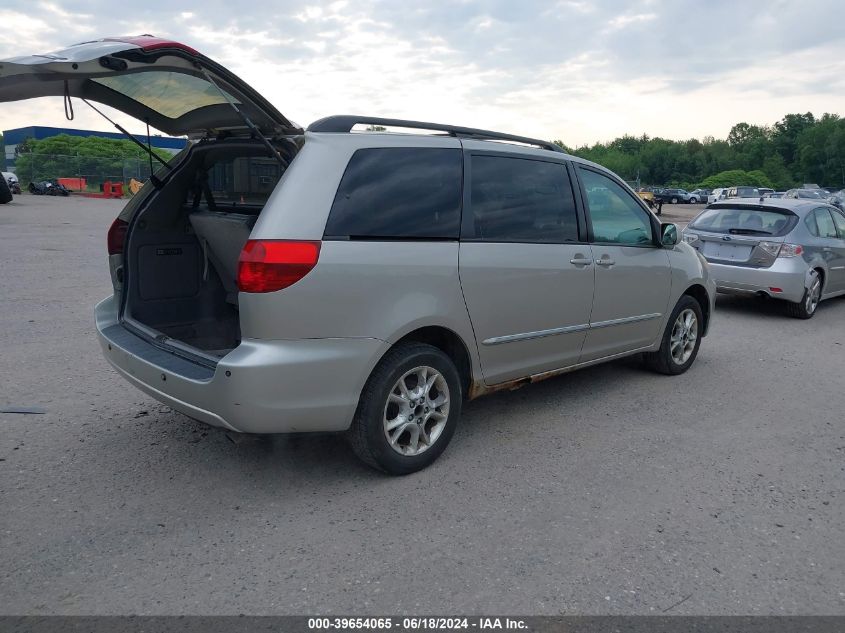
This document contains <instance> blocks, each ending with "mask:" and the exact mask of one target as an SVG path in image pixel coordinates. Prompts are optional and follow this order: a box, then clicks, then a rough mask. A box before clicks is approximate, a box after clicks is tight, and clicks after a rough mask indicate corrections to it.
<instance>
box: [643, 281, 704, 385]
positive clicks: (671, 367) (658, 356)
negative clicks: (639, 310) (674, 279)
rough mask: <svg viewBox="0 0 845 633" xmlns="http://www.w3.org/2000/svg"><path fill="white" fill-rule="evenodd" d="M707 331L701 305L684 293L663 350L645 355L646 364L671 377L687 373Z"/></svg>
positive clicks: (664, 334) (673, 314)
mask: <svg viewBox="0 0 845 633" xmlns="http://www.w3.org/2000/svg"><path fill="white" fill-rule="evenodd" d="M703 332H704V315H703V313H702V311H701V305H700V304H699V303H698V301H696V300H695V299H694V298H693V297H691V296H689V295H684V296H683V297H681V299H680V301H678V303H677V305H676V306H675V309H674V310H672V315H671V316H670V317H669V321H668V323H667V324H666V330H665V331H664V332H663V340H662V342H661V343H660V349H658V350H657V351H656V352H649V353H647V354H644V355H643V356H644V359H645V362H646V365H647V366H648V367H649V368H650V369H652V370H654V371H656V372H658V373H660V374H666V375H667V376H677V375H678V374H683V373H684V372H685V371H686V370H688V369H689V368H690V367H691V366H692V364H693V362H695V358H696V357H697V356H698V348H699V347H700V346H701V335H702V333H703Z"/></svg>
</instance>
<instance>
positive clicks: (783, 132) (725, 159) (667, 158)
mask: <svg viewBox="0 0 845 633" xmlns="http://www.w3.org/2000/svg"><path fill="white" fill-rule="evenodd" d="M0 138H2V137H0ZM0 142H2V141H0ZM554 142H555V143H557V144H558V145H560V146H562V147H563V148H564V149H566V150H567V151H568V152H569V153H571V154H574V155H575V156H580V157H582V158H586V159H587V160H591V161H593V162H596V163H599V164H600V165H604V166H605V167H607V168H608V169H610V170H612V171H614V172H616V173H617V174H619V175H620V176H622V177H623V178H624V179H626V180H628V181H635V180H639V182H641V183H642V184H643V185H663V186H670V187H681V188H684V189H695V188H697V187H707V188H713V187H719V186H731V185H756V186H760V187H772V188H774V189H788V188H790V187H795V186H800V185H801V184H803V183H816V184H819V185H821V186H823V187H838V188H845V119H843V118H841V117H840V116H839V115H836V114H824V115H822V116H821V117H819V118H817V117H816V116H814V115H813V113H812V112H807V113H805V114H787V115H786V116H784V117H783V119H781V120H780V121H778V122H776V123H774V124H773V125H770V126H759V125H752V124H749V123H744V122H743V123H737V124H736V125H734V126H733V127H732V128H731V131H730V133H729V134H728V136H727V138H726V139H724V140H722V139H715V138H713V137H712V136H708V137H705V138H704V139H702V140H698V139H689V140H686V141H673V140H668V139H663V138H651V137H649V136H648V135H645V134H644V135H642V136H630V135H625V136H622V137H620V138H617V139H615V140H613V141H610V142H609V143H596V144H594V145H585V146H582V147H576V148H568V147H566V145H564V144H563V142H561V141H554ZM16 153H17V156H16V161H15V170H16V171H17V173H18V174H19V177H21V176H24V177H25V178H30V179H32V180H37V179H46V178H56V177H61V176H74V175H77V174H82V175H89V176H93V175H94V174H97V175H99V178H96V179H97V180H99V179H102V178H106V177H109V178H119V177H120V176H121V175H123V174H125V173H127V165H128V164H131V165H132V166H133V167H135V169H142V166H144V165H145V164H146V163H147V162H148V157H147V155H146V154H145V153H144V151H143V150H141V149H140V148H139V147H138V146H137V145H135V144H134V143H132V142H131V141H129V140H114V139H106V138H101V137H96V136H87V137H79V136H69V135H66V134H62V135H58V136H54V137H51V138H46V139H43V140H37V141H36V140H32V139H28V140H27V141H25V142H24V143H22V144H21V145H20V146H19V147H17V149H16ZM69 157H72V158H69ZM146 171H147V172H148V171H149V170H148V169H146ZM71 172H75V173H71ZM138 175H139V176H141V177H142V178H143V177H146V176H147V173H143V174H141V173H139V174H138Z"/></svg>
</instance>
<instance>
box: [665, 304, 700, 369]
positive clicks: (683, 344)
mask: <svg viewBox="0 0 845 633" xmlns="http://www.w3.org/2000/svg"><path fill="white" fill-rule="evenodd" d="M697 340H698V317H696V316H695V312H693V311H692V310H691V309H690V308H687V309H686V310H684V311H682V312H681V313H680V314H679V315H678V318H677V319H675V324H674V325H673V326H672V334H671V335H670V337H669V352H670V353H671V355H672V360H673V361H674V362H675V364H677V365H683V364H684V363H686V362H687V361H688V360H689V358H690V356H692V353H693V351H694V350H695V343H696V341H697Z"/></svg>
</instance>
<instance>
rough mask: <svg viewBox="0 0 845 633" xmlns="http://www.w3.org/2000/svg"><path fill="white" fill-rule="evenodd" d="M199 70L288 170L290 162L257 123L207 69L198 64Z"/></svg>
mask: <svg viewBox="0 0 845 633" xmlns="http://www.w3.org/2000/svg"><path fill="white" fill-rule="evenodd" d="M197 68H198V69H199V71H200V72H201V73H202V74H203V75H205V78H206V79H207V80H208V83H210V84H211V85H212V86H214V87H215V88H217V92H219V93H220V95H221V96H222V97H223V98H224V99H225V100H226V103H228V104H229V105H230V106H232V109H233V110H234V111H235V112H236V113H237V114H238V116H239V117H241V118H242V119H243V121H244V123H246V126H247V127H248V128H249V130H250V132H252V133H253V134H255V136H257V137H258V138H260V139H261V140H262V141H263V142H264V144H265V145H266V146H267V149H269V150H270V155H271V156H272V157H273V158H275V159H276V160H277V161H279V163H281V165H282V167H284V168H285V169H287V166H288V161H286V160H285V159H284V157H283V156H282V155H281V153H280V152H279V150H277V149H276V148H275V147H274V146H273V144H272V143H271V142H270V139H268V138H267V137H266V136H264V134H262V133H261V130H259V129H258V127H257V126H256V125H255V123H253V122H252V121H250V119H249V117H248V116H247V115H246V114H245V113H244V112H243V111H242V110H241V109H240V108H238V106H237V104H236V103H235V101H234V99H232V97H230V96H229V94H228V93H226V91H224V90H223V89H222V88H221V87H220V86H218V85H217V82H216V81H214V79H212V78H211V75H210V74H209V72H208V71H207V70H206V69H205V68H203V67H202V66H200V65H199V64H197Z"/></svg>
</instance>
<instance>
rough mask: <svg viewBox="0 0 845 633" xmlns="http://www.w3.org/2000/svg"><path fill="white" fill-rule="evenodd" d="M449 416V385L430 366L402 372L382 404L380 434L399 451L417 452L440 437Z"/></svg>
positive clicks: (421, 451) (405, 452) (403, 452)
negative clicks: (382, 426)
mask: <svg viewBox="0 0 845 633" xmlns="http://www.w3.org/2000/svg"><path fill="white" fill-rule="evenodd" d="M448 419H449V385H448V384H447V383H446V379H445V378H444V377H443V375H442V374H441V373H440V372H439V371H437V370H436V369H434V368H432V367H427V366H423V367H415V368H414V369H411V370H410V371H407V372H405V373H404V374H403V375H402V376H401V377H400V378H399V380H397V381H396V384H394V385H393V388H392V389H391V390H390V394H389V395H388V397H387V402H386V403H385V405H384V418H383V425H384V434H385V437H387V441H388V443H389V444H390V447H391V448H392V449H393V450H395V451H396V452H397V453H399V454H401V455H419V454H420V453H423V452H425V451H426V450H428V449H429V448H431V446H433V445H434V443H435V442H436V441H437V439H438V438H439V437H440V435H441V434H442V433H443V429H444V428H445V427H446V421H447V420H448Z"/></svg>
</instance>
